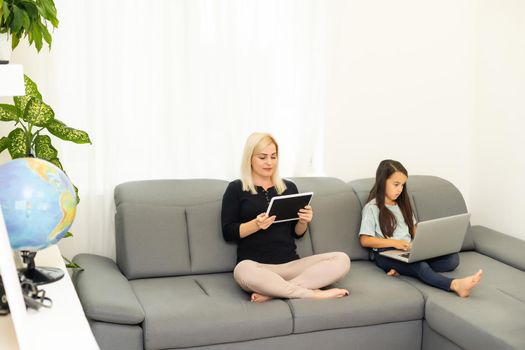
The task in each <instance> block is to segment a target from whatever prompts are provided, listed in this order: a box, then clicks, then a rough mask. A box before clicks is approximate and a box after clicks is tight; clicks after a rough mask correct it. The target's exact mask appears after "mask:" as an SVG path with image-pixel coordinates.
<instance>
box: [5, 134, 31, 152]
mask: <svg viewBox="0 0 525 350" xmlns="http://www.w3.org/2000/svg"><path fill="white" fill-rule="evenodd" d="M7 137H8V138H9V140H10V144H9V147H8V148H7V149H8V150H9V154H10V155H11V158H12V159H16V158H22V157H27V156H28V155H29V148H28V146H27V143H26V133H25V132H24V130H22V129H21V128H16V129H15V130H13V131H11V132H10V133H9V135H8V136H7Z"/></svg>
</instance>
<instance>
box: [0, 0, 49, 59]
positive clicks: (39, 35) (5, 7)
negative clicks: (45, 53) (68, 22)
mask: <svg viewBox="0 0 525 350" xmlns="http://www.w3.org/2000/svg"><path fill="white" fill-rule="evenodd" d="M48 24H51V26H52V27H53V28H56V27H58V19H57V10H56V7H55V3H54V2H53V0H0V61H1V62H0V63H8V62H9V56H10V55H11V51H12V50H14V49H15V48H16V47H17V46H18V43H19V42H20V39H22V38H23V37H27V39H28V41H29V45H33V44H34V45H35V47H36V50H37V51H38V52H40V50H41V49H42V46H43V43H44V41H45V42H46V43H47V44H48V46H49V47H50V48H51V42H52V37H51V34H50V33H49V30H48ZM9 46H10V47H9ZM4 48H5V49H8V50H7V52H3V50H4Z"/></svg>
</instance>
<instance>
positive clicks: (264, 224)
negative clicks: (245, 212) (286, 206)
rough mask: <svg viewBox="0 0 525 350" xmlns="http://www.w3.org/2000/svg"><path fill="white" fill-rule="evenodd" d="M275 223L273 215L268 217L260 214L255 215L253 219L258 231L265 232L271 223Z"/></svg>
mask: <svg viewBox="0 0 525 350" xmlns="http://www.w3.org/2000/svg"><path fill="white" fill-rule="evenodd" d="M274 221H275V215H273V216H268V215H266V213H261V214H259V215H257V217H256V218H255V224H256V225H257V227H258V228H259V230H266V229H267V228H268V227H270V226H271V225H272V224H273V222H274Z"/></svg>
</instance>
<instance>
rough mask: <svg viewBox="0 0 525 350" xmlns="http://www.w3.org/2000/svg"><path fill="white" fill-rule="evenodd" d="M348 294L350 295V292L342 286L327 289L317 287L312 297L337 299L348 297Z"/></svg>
mask: <svg viewBox="0 0 525 350" xmlns="http://www.w3.org/2000/svg"><path fill="white" fill-rule="evenodd" d="M347 295H350V293H349V292H348V291H347V290H346V289H342V288H331V289H326V290H322V289H316V290H314V295H313V296H312V299H335V298H342V297H346V296H347Z"/></svg>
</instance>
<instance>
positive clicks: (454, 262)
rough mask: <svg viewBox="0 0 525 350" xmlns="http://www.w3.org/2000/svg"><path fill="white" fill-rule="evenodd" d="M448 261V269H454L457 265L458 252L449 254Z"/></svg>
mask: <svg viewBox="0 0 525 350" xmlns="http://www.w3.org/2000/svg"><path fill="white" fill-rule="evenodd" d="M448 263H449V268H450V270H449V271H452V270H455V269H456V267H458V266H459V254H458V253H455V254H451V255H450V257H449V262H448Z"/></svg>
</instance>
